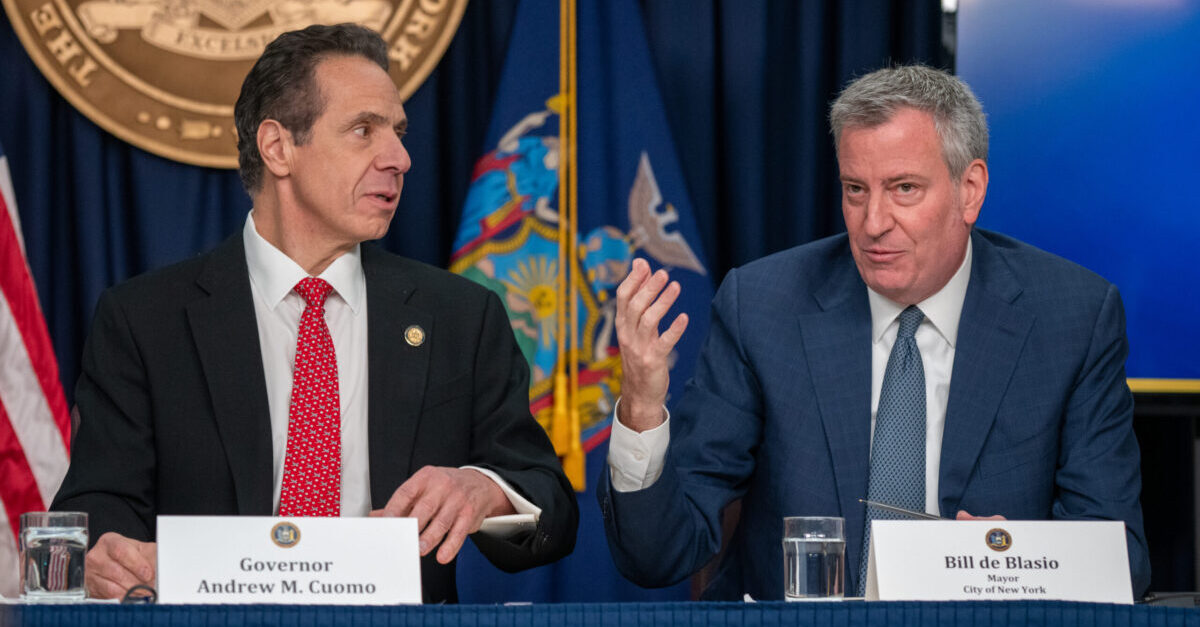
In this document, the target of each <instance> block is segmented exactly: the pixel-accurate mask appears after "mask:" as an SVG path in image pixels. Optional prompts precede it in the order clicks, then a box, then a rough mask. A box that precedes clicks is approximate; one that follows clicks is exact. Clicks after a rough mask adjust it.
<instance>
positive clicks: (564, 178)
mask: <svg viewBox="0 0 1200 627" xmlns="http://www.w3.org/2000/svg"><path fill="white" fill-rule="evenodd" d="M574 20H575V6H574V0H559V64H558V81H559V98H557V100H558V104H559V111H558V114H559V115H558V135H559V160H558V209H559V210H558V273H557V276H556V288H557V289H556V296H557V302H556V307H555V309H556V312H555V313H556V318H557V320H556V322H557V325H556V331H557V335H556V336H555V340H556V342H555V344H556V347H557V354H556V358H555V362H554V412H553V414H552V415H551V419H550V441H551V442H552V443H553V444H554V451H555V453H557V454H558V456H559V457H560V458H561V459H562V463H563V471H564V472H565V473H566V475H567V478H568V479H570V481H571V485H572V486H573V487H574V488H575V489H576V490H582V489H583V463H582V461H581V458H582V447H581V446H580V444H579V435H578V433H579V425H578V414H579V411H578V408H577V407H576V404H575V399H576V395H577V390H578V366H577V365H575V348H574V347H575V345H576V335H577V333H576V326H577V318H576V316H577V312H575V290H576V289H577V288H578V286H577V285H575V283H574V281H575V272H574V267H575V264H574V263H573V260H574V257H573V255H574V250H575V246H574V243H575V240H576V235H575V234H576V229H575V225H574V219H575V212H574V203H575V202H576V201H577V196H576V195H575V194H574V188H573V185H574V182H575V181H576V180H577V177H576V176H575V175H574V174H573V173H574V172H575V171H576V166H575V130H576V128H575V126H574V121H575V84H574V79H575V75H574V63H575V48H574V31H575V22H574ZM568 317H569V318H570V319H571V330H570V336H568V334H567V333H568V331H567V319H568ZM568 364H570V365H568Z"/></svg>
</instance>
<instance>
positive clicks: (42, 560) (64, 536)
mask: <svg viewBox="0 0 1200 627" xmlns="http://www.w3.org/2000/svg"><path fill="white" fill-rule="evenodd" d="M87 546H88V523H87V514H85V513H83V512H29V513H26V514H21V598H22V599H23V600H25V601H33V602H62V601H80V600H82V599H83V598H84V597H86V596H87V591H86V588H84V583H83V559H84V555H85V554H86V553H87Z"/></svg>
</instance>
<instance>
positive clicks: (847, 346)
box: [799, 254, 871, 537]
mask: <svg viewBox="0 0 1200 627" xmlns="http://www.w3.org/2000/svg"><path fill="white" fill-rule="evenodd" d="M814 297H815V298H816V299H817V302H818V304H819V305H820V308H821V311H820V312H818V313H813V314H805V315H802V316H800V320H799V322H800V333H801V337H802V340H803V346H804V355H805V358H806V359H807V361H808V367H809V371H810V372H811V373H812V379H813V385H814V390H815V394H816V396H817V407H818V409H819V410H820V414H821V423H822V426H823V427H824V430H825V437H826V439H827V441H828V444H829V452H830V455H831V457H832V459H833V471H834V481H835V482H836V485H837V491H838V502H839V503H840V505H841V510H842V515H843V516H844V517H845V518H846V523H847V533H848V534H855V535H852V536H851V537H858V536H861V534H862V525H863V522H862V518H863V507H862V505H861V504H860V503H858V499H859V498H861V497H863V496H865V495H866V493H867V468H868V459H867V451H869V450H870V437H871V436H870V430H871V311H870V306H869V305H868V303H867V290H866V286H865V285H864V284H863V282H862V279H861V278H860V277H859V275H858V271H857V269H856V268H855V266H854V263H853V261H852V260H851V258H850V255H849V254H846V255H845V256H844V263H841V264H839V265H838V266H837V267H835V268H832V269H831V272H830V278H829V280H828V281H827V282H826V284H825V285H824V286H823V287H822V288H821V289H820V290H818V291H817V293H816V294H814Z"/></svg>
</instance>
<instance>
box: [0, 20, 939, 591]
mask: <svg viewBox="0 0 1200 627" xmlns="http://www.w3.org/2000/svg"><path fill="white" fill-rule="evenodd" d="M516 4H517V3H516V1H515V0H474V1H473V2H471V3H470V4H469V5H468V8H467V10H466V13H465V14H464V16H463V21H462V25H461V26H460V28H459V31H458V33H457V34H456V36H455V38H454V41H453V43H452V44H451V46H450V48H449V49H448V50H447V53H446V56H445V57H444V58H443V60H442V61H441V63H440V64H439V66H438V68H437V69H436V70H435V71H434V73H433V74H432V75H431V76H430V78H429V79H428V80H427V81H426V83H425V84H424V85H423V86H422V87H421V88H420V89H419V90H417V92H416V93H415V94H414V95H413V96H412V97H411V98H410V99H409V101H408V102H407V103H406V108H407V112H408V115H409V118H410V121H411V123H410V132H409V135H408V137H407V139H406V143H407V145H408V148H409V151H410V153H411V154H412V159H413V163H414V166H413V170H412V172H411V173H410V174H409V175H408V177H407V178H406V181H405V186H404V194H403V197H402V198H401V201H400V208H399V211H398V217H397V219H396V221H395V223H394V224H393V226H392V229H391V231H390V232H389V233H388V235H387V237H386V238H385V240H384V245H385V246H386V247H387V248H389V249H390V250H393V251H395V252H398V253H401V254H404V255H408V256H410V257H414V258H416V259H420V260H422V261H426V262H429V263H433V264H437V265H441V266H445V265H447V262H448V260H449V257H450V253H451V252H452V250H451V244H452V242H453V240H454V236H455V231H456V228H457V225H458V221H459V218H460V212H461V209H462V206H463V200H464V197H465V194H466V189H467V186H468V183H469V181H470V179H471V170H472V167H473V165H474V162H475V160H476V159H477V158H478V156H479V155H480V154H482V153H483V152H484V138H485V135H486V133H487V129H488V124H489V121H490V118H491V108H492V102H493V99H494V97H495V94H496V88H497V86H498V83H499V77H500V74H501V67H502V64H503V62H504V58H505V54H504V53H505V50H506V48H507V41H508V34H509V31H510V28H511V26H512V22H513V18H514V13H515V8H516ZM640 5H641V9H642V13H643V18H644V20H645V24H646V31H647V38H648V43H649V46H650V52H651V56H652V57H653V61H654V64H655V67H656V70H657V76H658V84H659V88H660V90H661V91H662V93H663V97H664V100H665V107H666V112H667V117H668V121H669V125H670V127H671V131H672V133H673V135H674V137H675V139H676V146H677V149H678V153H679V158H680V162H681V164H682V167H683V174H684V180H685V181H686V184H687V187H688V191H689V192H690V195H691V198H692V201H693V205H694V207H695V210H696V221H697V227H698V230H699V232H700V238H701V241H702V243H703V245H702V248H703V250H704V251H705V253H706V254H707V258H708V268H709V270H710V273H711V276H712V279H713V281H714V284H715V283H719V282H720V280H721V278H722V277H723V276H724V275H725V272H726V271H727V270H728V269H729V268H730V267H732V266H734V265H738V264H741V263H744V262H746V261H749V260H751V259H754V258H757V257H760V256H762V255H765V254H767V253H770V252H774V251H776V250H780V249H783V248H786V247H789V246H793V245H796V244H800V243H803V242H806V241H810V240H812V239H815V238H818V237H821V236H824V235H828V234H831V233H834V232H837V231H839V230H842V225H841V218H840V209H839V192H838V186H837V177H836V163H835V162H834V159H833V149H832V146H831V144H830V140H829V135H828V131H827V125H826V121H825V115H826V109H827V106H828V103H829V101H830V100H831V99H832V98H833V97H834V96H835V95H836V93H837V91H838V90H839V89H840V87H841V86H842V85H843V84H844V83H845V82H846V81H847V80H848V79H849V78H851V77H853V76H855V75H858V74H862V73H864V72H866V71H870V70H872V69H875V68H878V67H880V66H882V65H885V64H888V63H891V62H907V61H913V60H922V61H925V62H927V63H931V64H933V65H942V66H944V65H945V57H944V56H943V53H942V51H941V50H942V47H941V34H940V20H941V13H940V2H938V1H937V0H921V1H919V2H900V1H898V0H897V1H892V2H887V1H884V0H873V1H867V0H844V1H839V0H806V1H804V2H794V1H793V0H775V1H770V2H757V1H752V0H751V1H740V2H724V1H719V0H645V1H643V2H641V3H640ZM0 144H3V145H4V146H5V149H6V150H7V153H8V156H9V160H10V166H11V170H12V176H13V181H14V185H15V187H16V195H17V201H18V205H19V209H20V215H21V222H22V225H23V227H24V233H25V242H26V247H27V249H28V257H29V263H30V266H31V268H32V270H33V274H34V278H35V280H36V281H37V285H38V290H39V293H40V297H41V302H42V306H43V308H44V312H45V315H46V318H47V324H48V326H49V329H50V333H51V336H52V338H53V342H54V346H55V351H56V353H57V355H58V358H59V366H60V374H61V376H62V378H63V382H64V389H65V391H66V393H67V397H68V402H70V401H71V400H72V399H73V397H74V381H75V378H76V377H77V375H78V360H79V353H80V350H81V347H82V344H83V339H84V335H85V333H86V331H87V328H88V326H89V324H90V322H91V315H92V311H93V308H94V307H95V302H96V299H97V298H98V296H99V294H100V292H101V290H103V289H104V288H106V287H108V286H110V285H113V284H115V283H117V282H119V281H121V280H124V279H126V278H128V277H130V276H133V275H136V274H139V273H142V272H145V271H147V270H150V269H153V268H157V267H161V266H163V265H166V264H168V263H171V262H174V261H177V260H180V259H183V258H186V257H189V256H191V255H194V254H197V253H199V252H202V251H204V250H206V249H208V248H210V247H211V246H213V245H214V244H216V243H217V242H218V241H220V240H221V239H223V238H224V237H226V236H227V235H228V234H230V233H232V232H234V231H235V230H236V229H238V228H240V227H241V225H242V223H243V221H244V219H245V215H246V212H247V210H248V209H249V200H248V198H247V197H246V196H245V194H244V193H243V192H242V190H241V186H240V184H239V182H238V179H237V175H236V174H235V173H233V172H231V171H223V170H212V169H205V168H198V167H194V166H186V165H182V164H178V163H174V162H172V161H168V160H166V159H163V158H160V157H156V156H153V155H150V154H148V153H146V152H143V151H141V150H139V149H137V148H134V147H132V146H129V145H127V144H125V143H124V142H122V141H120V140H118V139H116V138H115V137H113V136H111V135H109V134H108V133H106V132H105V131H103V130H101V129H100V128H99V127H97V126H96V125H94V124H92V123H91V122H90V121H88V120H87V119H86V118H85V117H83V116H82V115H81V114H79V113H78V112H76V111H75V110H74V108H72V107H71V106H70V105H69V104H68V103H67V102H66V101H65V100H63V99H62V98H61V97H60V96H59V95H58V93H57V92H56V91H54V89H53V88H52V87H51V86H50V84H49V83H48V82H47V81H46V80H45V79H44V78H42V76H41V74H40V73H39V72H38V70H37V68H36V67H35V66H34V64H33V62H32V61H31V60H30V59H29V57H28V56H27V55H26V54H25V52H24V50H23V48H22V47H21V45H20V42H19V41H18V40H17V38H16V35H15V34H14V32H13V30H12V27H11V25H10V24H9V22H8V18H7V16H3V17H0ZM591 457H595V458H596V459H592V460H589V461H590V462H593V463H589V468H588V473H589V477H591V478H593V479H594V477H595V476H596V473H597V472H599V471H600V470H599V468H598V467H597V464H596V463H594V462H596V461H597V460H598V457H597V456H591ZM580 533H589V534H595V533H602V530H601V529H600V527H599V521H598V520H588V521H584V522H583V524H582V525H581V529H580ZM497 576H500V575H497ZM554 585H555V586H557V587H559V588H561V590H559V591H546V595H547V596H548V597H551V598H560V599H563V598H574V599H580V600H591V601H605V600H622V599H625V598H630V597H631V596H635V595H634V593H631V592H626V591H623V590H622V589H614V588H605V589H589V587H588V584H587V582H586V581H578V582H577V581H569V582H568V581H564V582H558V583H555V584H554ZM678 594H682V592H678ZM639 598H640V597H639ZM463 600H464V601H470V600H472V599H471V598H470V597H469V596H467V595H464V597H463Z"/></svg>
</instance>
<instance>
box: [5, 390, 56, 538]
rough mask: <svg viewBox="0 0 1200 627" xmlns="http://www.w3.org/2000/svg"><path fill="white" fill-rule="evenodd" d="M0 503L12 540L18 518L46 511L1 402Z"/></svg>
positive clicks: (17, 530)
mask: <svg viewBox="0 0 1200 627" xmlns="http://www.w3.org/2000/svg"><path fill="white" fill-rule="evenodd" d="M0 501H3V502H4V511H5V513H7V514H8V524H9V525H10V526H11V527H12V532H13V537H14V538H19V537H20V535H21V514H23V513H25V512H43V511H46V505H45V504H44V503H42V495H41V494H39V493H38V485H37V480H36V479H34V477H33V469H32V468H30V467H29V460H27V459H25V451H24V449H22V448H21V442H20V441H19V440H17V432H16V431H13V427H12V423H11V422H9V420H8V412H7V411H5V410H4V403H3V402H0Z"/></svg>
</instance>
